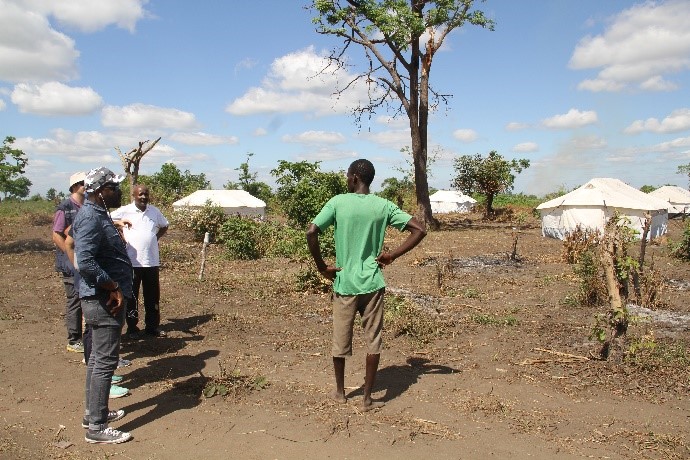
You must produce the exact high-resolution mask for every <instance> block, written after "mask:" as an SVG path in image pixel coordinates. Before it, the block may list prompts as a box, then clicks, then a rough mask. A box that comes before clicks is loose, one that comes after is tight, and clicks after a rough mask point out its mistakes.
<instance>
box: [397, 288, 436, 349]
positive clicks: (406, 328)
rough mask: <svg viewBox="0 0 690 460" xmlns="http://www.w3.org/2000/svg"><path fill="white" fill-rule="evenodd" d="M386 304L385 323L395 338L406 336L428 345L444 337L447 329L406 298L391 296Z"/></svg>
mask: <svg viewBox="0 0 690 460" xmlns="http://www.w3.org/2000/svg"><path fill="white" fill-rule="evenodd" d="M385 302H386V303H385V307H384V314H383V317H384V323H386V324H387V325H388V326H387V327H388V330H389V331H391V332H392V333H393V336H394V337H399V336H406V337H408V338H409V339H411V340H413V341H415V342H418V343H422V344H427V343H430V342H431V341H433V340H434V339H435V338H436V337H439V336H440V335H442V333H443V331H444V329H445V327H446V325H445V324H444V323H443V322H441V321H438V320H437V319H436V318H434V317H432V316H431V315H430V314H429V313H427V312H425V311H424V310H422V309H420V308H419V307H417V306H416V305H414V304H412V303H410V302H408V301H407V300H406V299H405V298H404V297H400V296H396V295H389V296H386V301H385Z"/></svg>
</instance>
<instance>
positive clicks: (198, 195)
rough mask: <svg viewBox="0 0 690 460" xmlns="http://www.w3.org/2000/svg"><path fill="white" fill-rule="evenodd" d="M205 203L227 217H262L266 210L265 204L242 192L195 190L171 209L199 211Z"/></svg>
mask: <svg viewBox="0 0 690 460" xmlns="http://www.w3.org/2000/svg"><path fill="white" fill-rule="evenodd" d="M207 202H210V203H211V204H213V205H216V206H220V207H221V208H223V211H225V214H226V215H228V216H231V215H237V214H239V215H241V216H263V215H264V212H265V210H266V203H264V202H263V201H262V200H260V199H258V198H256V197H254V196H252V195H250V194H249V193H248V192H245V191H244V190H197V191H196V192H194V193H192V194H191V195H188V196H186V197H184V198H182V199H180V200H177V201H176V202H174V203H173V209H174V210H175V211H179V210H187V209H200V208H203V207H204V206H205V205H206V203H207Z"/></svg>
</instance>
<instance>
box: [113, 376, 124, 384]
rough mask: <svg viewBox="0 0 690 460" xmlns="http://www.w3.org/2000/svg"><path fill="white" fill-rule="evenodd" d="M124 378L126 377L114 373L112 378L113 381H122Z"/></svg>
mask: <svg viewBox="0 0 690 460" xmlns="http://www.w3.org/2000/svg"><path fill="white" fill-rule="evenodd" d="M123 380H124V377H123V376H121V375H113V378H112V379H110V381H111V383H120V382H122V381H123Z"/></svg>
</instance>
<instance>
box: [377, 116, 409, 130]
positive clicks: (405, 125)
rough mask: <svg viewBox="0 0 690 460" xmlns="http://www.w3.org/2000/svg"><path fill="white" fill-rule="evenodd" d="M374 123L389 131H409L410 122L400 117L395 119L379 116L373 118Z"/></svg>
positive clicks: (404, 117)
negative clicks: (383, 126)
mask: <svg viewBox="0 0 690 460" xmlns="http://www.w3.org/2000/svg"><path fill="white" fill-rule="evenodd" d="M375 121H376V123H379V124H381V125H385V126H386V127H387V128H389V129H409V127H410V120H409V119H408V118H407V117H406V116H404V115H400V116H397V117H391V116H390V115H379V116H377V117H376V118H375Z"/></svg>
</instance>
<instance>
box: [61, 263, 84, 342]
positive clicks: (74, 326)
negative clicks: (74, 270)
mask: <svg viewBox="0 0 690 460" xmlns="http://www.w3.org/2000/svg"><path fill="white" fill-rule="evenodd" d="M62 284H63V285H64V287H65V296H66V297H67V301H66V302H65V325H66V326H67V342H69V343H70V344H72V345H74V344H75V343H78V342H81V334H82V330H81V316H82V314H81V301H80V300H79V278H78V276H77V277H74V276H72V275H70V274H67V273H63V274H62Z"/></svg>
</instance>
